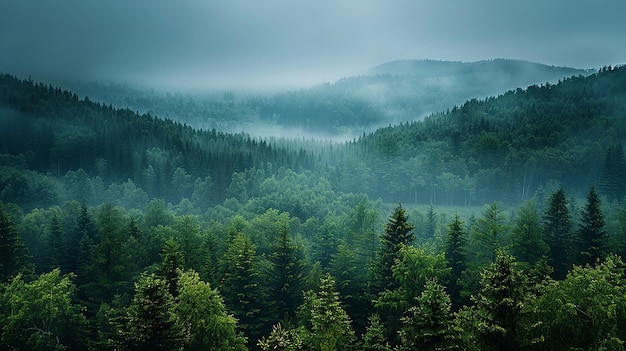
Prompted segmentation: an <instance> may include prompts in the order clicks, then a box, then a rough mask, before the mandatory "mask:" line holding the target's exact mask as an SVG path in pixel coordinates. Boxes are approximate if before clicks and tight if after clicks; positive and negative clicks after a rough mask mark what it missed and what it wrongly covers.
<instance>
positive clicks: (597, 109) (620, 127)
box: [0, 68, 626, 212]
mask: <svg viewBox="0 0 626 351" xmlns="http://www.w3.org/2000/svg"><path fill="white" fill-rule="evenodd" d="M624 71H625V70H624V69H623V68H613V69H608V68H606V69H604V70H603V71H602V72H599V73H598V74H595V75H592V76H590V77H582V76H579V77H572V78H568V79H565V80H563V81H561V82H560V83H558V84H556V85H551V84H545V85H543V86H531V87H528V89H526V90H522V89H518V90H515V91H509V92H507V93H505V94H503V95H502V96H499V97H494V98H489V99H486V100H480V101H479V100H470V101H468V102H466V103H465V104H463V105H461V106H460V107H453V108H452V109H451V110H450V111H448V112H445V113H438V114H433V115H431V116H429V117H427V118H426V119H424V120H423V121H419V122H412V123H408V124H401V125H399V126H395V127H387V128H381V129H379V130H377V131H376V132H373V133H370V134H367V135H363V136H362V137H360V138H358V139H355V140H353V141H352V142H347V143H332V142H323V141H315V140H307V139H285V138H269V137H268V138H254V137H251V136H249V135H246V134H229V133H224V132H219V131H216V130H215V129H212V130H202V129H193V128H191V127H189V126H187V125H184V124H181V123H179V122H176V121H172V120H161V119H158V118H157V117H155V116H151V115H149V114H144V115H140V114H138V113H136V112H132V111H130V110H128V109H117V108H113V107H112V106H111V105H108V106H107V105H104V104H101V103H94V102H91V101H90V100H89V99H88V98H84V99H79V98H78V96H77V95H75V94H74V93H71V92H68V91H63V90H61V89H60V88H54V87H52V86H46V85H43V84H40V83H33V82H31V81H28V80H23V81H22V80H19V79H16V78H14V77H11V76H8V75H4V76H2V80H1V81H2V84H1V90H0V94H1V95H0V100H1V101H2V102H3V103H2V105H3V107H2V114H3V118H2V120H1V121H0V123H1V127H2V128H0V137H1V140H2V151H3V154H2V157H3V162H2V170H3V172H2V173H1V174H0V184H1V185H2V186H3V187H5V188H6V189H4V190H3V192H2V193H0V200H2V201H4V202H16V203H19V204H21V205H24V206H26V207H29V206H30V207H36V206H48V205H51V204H55V203H57V202H58V201H59V200H66V199H76V200H79V201H81V202H84V203H86V204H89V205H98V204H100V203H102V202H103V201H109V202H110V201H111V199H116V200H117V201H122V200H121V199H122V198H123V197H124V196H127V197H129V196H132V197H133V198H134V200H133V201H135V204H134V205H133V206H136V207H138V208H142V207H143V206H145V204H146V203H147V201H148V200H149V199H151V198H163V199H165V200H166V202H168V203H172V204H179V203H180V202H181V201H183V200H185V199H187V200H189V201H191V202H192V204H194V207H195V209H196V211H198V212H204V211H206V209H207V207H209V206H214V205H217V204H222V203H223V202H224V200H226V199H228V198H232V196H231V194H232V191H235V190H233V189H231V190H230V192H229V188H230V187H231V186H234V187H240V188H241V187H243V188H245V190H246V191H245V193H244V192H239V193H238V195H237V196H238V197H240V200H242V199H241V198H242V197H248V198H261V197H263V195H264V194H265V192H264V191H265V190H267V188H264V187H262V183H263V182H264V181H265V180H268V181H272V180H276V179H279V178H281V177H283V176H284V174H286V171H288V170H291V171H293V172H295V173H297V174H299V175H300V176H306V177H309V178H310V177H313V179H319V180H320V181H322V182H324V183H327V184H328V185H329V186H330V188H331V190H332V191H335V192H343V193H365V194H367V195H368V196H369V197H370V198H372V199H378V198H380V199H382V200H383V201H384V202H403V203H422V204H430V203H432V204H436V205H480V204H483V203H491V202H493V201H501V202H503V203H506V204H517V203H519V202H520V201H524V200H527V199H530V198H533V197H534V198H535V199H536V200H538V202H539V203H542V202H543V200H545V198H546V197H547V195H548V194H549V192H550V191H551V190H553V189H555V188H556V187H557V186H558V185H559V184H563V186H564V187H566V188H568V189H571V191H572V195H574V196H576V197H578V198H582V197H583V196H584V195H585V192H586V190H587V189H588V187H589V185H591V184H597V186H598V190H599V191H600V193H601V194H602V195H604V196H607V197H608V198H609V200H610V201H620V200H621V199H622V198H623V197H624V195H625V189H624V185H623V182H621V181H619V180H620V179H623V178H624V173H625V168H626V166H625V165H624V162H625V161H624V156H623V148H622V144H621V141H622V140H621V139H622V136H623V135H624V132H625V130H626V122H624V120H623V118H622V116H623V114H624V113H625V110H626V106H625V101H626V100H625V98H624V93H625V89H626V88H625V86H624V76H625V75H626V74H625V73H624ZM241 190H243V189H241ZM122 193H125V194H126V195H123V194H122ZM107 194H108V196H107ZM186 202H187V201H186ZM285 210H290V209H289V208H285Z"/></svg>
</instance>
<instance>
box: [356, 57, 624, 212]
mask: <svg viewBox="0 0 626 351" xmlns="http://www.w3.org/2000/svg"><path fill="white" fill-rule="evenodd" d="M625 143H626V66H622V67H617V68H603V69H602V70H601V71H600V72H598V73H596V74H592V75H590V76H588V77H582V76H578V77H572V78H568V79H565V80H563V81H561V82H559V83H557V84H544V85H541V86H538V85H533V86H530V87H528V88H527V89H516V90H510V91H508V92H507V93H504V94H502V95H500V96H498V97H492V98H488V99H483V100H477V99H472V100H469V101H467V102H466V103H464V104H462V105H460V106H459V107H457V108H453V109H451V110H450V111H449V112H444V113H437V114H433V115H431V116H429V117H427V118H425V119H424V120H423V121H419V122H414V123H409V124H402V125H398V126H395V127H387V128H382V129H379V130H377V131H376V132H374V133H371V134H369V135H367V136H365V137H363V138H361V139H360V140H359V141H358V142H356V143H354V144H353V145H352V147H353V148H354V149H355V150H353V151H351V152H350V154H357V155H360V160H361V162H363V164H364V166H365V167H367V168H368V169H370V170H372V172H371V173H370V174H368V177H369V178H368V184H377V186H378V188H376V187H375V186H372V187H371V191H370V194H371V195H372V196H381V197H383V198H388V199H393V201H411V200H417V201H432V202H436V203H447V204H464V203H465V204H467V203H469V202H473V201H478V202H479V203H484V202H490V201H495V200H497V201H503V200H504V201H510V202H512V203H515V202H517V201H520V200H525V199H528V198H530V197H532V196H533V195H537V194H539V193H541V191H542V190H541V189H551V188H553V187H554V186H558V184H563V186H565V187H566V188H568V189H571V190H573V192H574V193H575V194H577V195H579V196H582V195H583V194H584V193H585V192H586V191H587V189H588V188H589V186H591V185H592V184H595V185H596V186H597V187H598V188H599V189H600V191H601V193H603V194H604V195H606V196H607V197H608V198H609V199H611V200H612V201H614V200H622V199H623V198H624V196H625V195H626V186H625V185H624V183H623V179H626V159H625V157H624V152H623V145H624V144H625ZM537 196H538V195H537Z"/></svg>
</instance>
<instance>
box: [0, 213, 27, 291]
mask: <svg viewBox="0 0 626 351" xmlns="http://www.w3.org/2000/svg"><path fill="white" fill-rule="evenodd" d="M27 262H28V255H27V250H26V245H25V244H24V242H23V240H22V237H21V235H20V232H19V231H18V230H17V228H16V227H15V225H14V224H13V220H12V218H11V215H10V214H9V212H8V211H7V210H6V209H5V207H4V205H3V204H1V203H0V283H4V282H6V281H7V280H8V279H9V278H11V277H13V276H14V275H15V274H17V273H18V272H19V271H20V270H22V269H23V268H25V266H26V264H27Z"/></svg>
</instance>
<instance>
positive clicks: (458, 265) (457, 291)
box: [445, 213, 467, 304]
mask: <svg viewBox="0 0 626 351" xmlns="http://www.w3.org/2000/svg"><path fill="white" fill-rule="evenodd" d="M465 235H466V234H465V228H464V224H463V221H462V220H461V218H460V217H459V215H458V213H457V214H455V215H454V219H453V220H452V222H450V224H448V232H447V235H446V242H445V255H446V260H447V261H448V266H449V267H450V269H451V272H452V275H451V282H450V284H449V286H450V288H449V289H450V297H451V299H452V300H453V302H455V304H460V302H461V301H460V300H461V283H460V280H461V276H462V274H463V272H464V271H465V270H466V269H467V263H466V258H467V255H466V251H465V250H466V247H465V245H466V238H465Z"/></svg>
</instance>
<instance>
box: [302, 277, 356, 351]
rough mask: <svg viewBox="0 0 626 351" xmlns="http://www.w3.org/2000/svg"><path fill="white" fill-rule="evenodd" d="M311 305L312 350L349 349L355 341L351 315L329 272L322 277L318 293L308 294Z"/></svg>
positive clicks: (332, 350)
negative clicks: (344, 305) (340, 299)
mask: <svg viewBox="0 0 626 351" xmlns="http://www.w3.org/2000/svg"><path fill="white" fill-rule="evenodd" d="M306 296H307V299H309V301H306V302H305V304H304V305H305V306H310V324H311V330H310V332H311V336H310V342H311V344H310V345H309V346H310V349H311V350H321V351H334V350H348V349H350V348H351V347H352V346H353V344H354V341H355V336H354V330H353V329H352V325H351V321H350V317H348V314H347V313H346V311H345V310H344V309H343V308H342V307H341V302H340V301H339V293H338V292H336V290H335V280H334V279H333V278H332V277H331V276H330V274H327V275H326V276H325V277H322V279H320V290H319V292H318V293H317V294H308V295H306Z"/></svg>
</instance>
